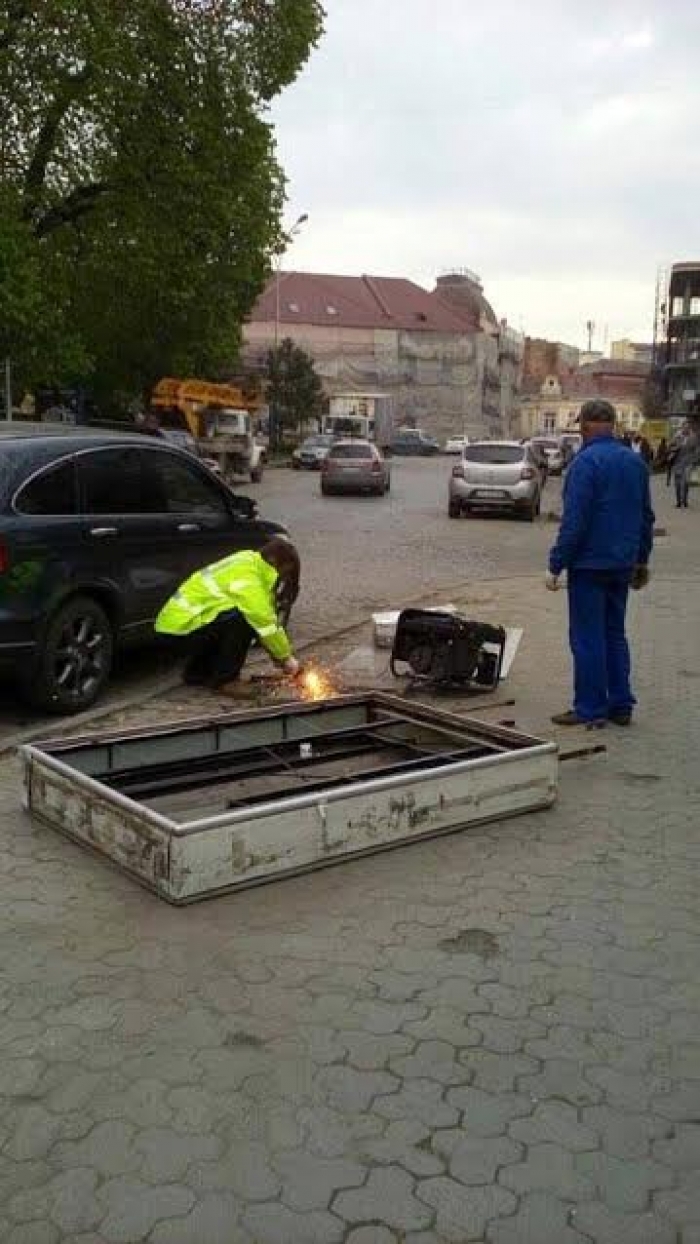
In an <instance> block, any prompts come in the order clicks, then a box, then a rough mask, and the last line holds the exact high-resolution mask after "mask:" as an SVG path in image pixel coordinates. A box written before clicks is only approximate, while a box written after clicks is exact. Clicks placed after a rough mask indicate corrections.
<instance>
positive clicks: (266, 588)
mask: <svg viewBox="0 0 700 1244" xmlns="http://www.w3.org/2000/svg"><path fill="white" fill-rule="evenodd" d="M278 578H279V573H278V571H277V570H276V569H275V567H274V566H271V565H270V563H269V562H266V561H265V559H264V557H261V556H260V554H259V553H254V552H253V551H252V550H251V549H246V550H245V551H244V552H242V553H233V554H232V556H230V557H224V558H223V560H222V561H220V562H214V564H213V565H212V566H206V567H205V568H204V569H203V570H197V571H196V572H195V573H194V574H193V575H190V577H189V579H186V580H185V582H184V583H183V584H182V586H181V587H179V588H178V590H177V592H176V593H175V595H174V596H171V597H170V600H168V601H166V603H165V604H164V605H163V608H162V609H161V611H160V613H159V614H158V617H157V618H156V622H155V628H156V630H157V631H159V632H160V633H161V634H164V635H189V634H190V632H191V631H198V630H200V629H201V627H203V626H208V625H209V623H210V622H213V621H214V619H215V618H218V616H219V614H220V613H228V612H229V611H230V610H231V609H238V610H239V611H240V612H241V613H242V614H243V617H244V618H245V620H246V622H247V623H248V624H249V625H250V626H252V628H253V630H254V631H255V632H256V633H257V635H258V636H259V638H260V640H261V641H262V643H263V645H264V647H265V648H266V649H267V651H268V652H269V654H270V656H271V657H272V658H273V660H275V661H285V660H286V659H287V657H289V656H291V654H292V645H291V644H290V642H289V639H288V638H287V635H286V632H285V630H284V628H283V627H281V626H280V625H279V622H278V620H277V608H276V603H275V586H276V584H277V580H278Z"/></svg>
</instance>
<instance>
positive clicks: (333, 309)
mask: <svg viewBox="0 0 700 1244" xmlns="http://www.w3.org/2000/svg"><path fill="white" fill-rule="evenodd" d="M337 314H338V308H337V307H334V306H332V305H331V303H329V304H328V306H327V307H326V315H337Z"/></svg>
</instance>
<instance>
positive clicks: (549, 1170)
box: [498, 1144, 595, 1201]
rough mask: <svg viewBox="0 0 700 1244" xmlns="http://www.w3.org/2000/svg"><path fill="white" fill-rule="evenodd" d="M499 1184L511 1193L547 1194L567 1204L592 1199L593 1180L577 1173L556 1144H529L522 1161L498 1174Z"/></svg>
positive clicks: (566, 1154)
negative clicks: (560, 1198)
mask: <svg viewBox="0 0 700 1244" xmlns="http://www.w3.org/2000/svg"><path fill="white" fill-rule="evenodd" d="M498 1179H499V1182H500V1183H502V1184H503V1185H504V1186H505V1187H506V1188H512V1190H513V1191H514V1192H517V1193H520V1194H524V1193H527V1192H549V1193H552V1194H553V1195H555V1196H560V1197H563V1198H566V1199H568V1200H571V1201H575V1200H585V1199H586V1198H590V1197H592V1196H593V1194H594V1191H595V1184H594V1183H593V1180H592V1179H590V1178H588V1177H587V1176H586V1175H584V1174H582V1173H580V1172H579V1171H577V1169H576V1166H575V1164H574V1158H573V1155H572V1154H570V1153H569V1152H568V1151H567V1150H565V1149H561V1148H560V1147H559V1146H558V1145H551V1144H539V1145H531V1146H530V1147H529V1149H528V1150H527V1154H526V1157H525V1158H524V1160H523V1161H522V1162H520V1163H518V1164H517V1165H513V1166H506V1167H504V1168H503V1170H502V1171H500V1173H499V1176H498Z"/></svg>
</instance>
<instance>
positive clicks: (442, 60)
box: [274, 0, 700, 336]
mask: <svg viewBox="0 0 700 1244" xmlns="http://www.w3.org/2000/svg"><path fill="white" fill-rule="evenodd" d="M699 7H700V6H697V5H696V2H695V0H673V3H669V4H668V5H667V6H665V7H664V8H662V7H661V5H660V3H658V0H656V2H654V3H651V2H640V3H634V2H632V0H629V2H628V0H618V3H616V4H614V5H610V4H609V3H606V4H604V3H602V0H592V2H591V3H589V4H588V5H586V6H582V5H581V4H580V3H578V0H576V2H574V0H565V2H564V3H562V0H537V2H536V3H535V4H534V5H529V6H528V5H524V4H521V3H518V4H516V3H513V2H512V0H505V2H503V3H499V4H498V5H492V6H490V8H489V9H488V10H487V11H486V12H483V11H482V12H480V13H479V12H474V11H472V10H473V9H476V6H473V5H471V4H469V3H465V0H433V3H432V4H431V5H429V4H427V3H425V0H372V2H371V3H370V0H327V8H328V31H327V35H326V38H325V40H324V42H323V44H322V45H321V47H320V48H319V49H318V51H317V52H316V53H315V55H314V57H313V58H312V60H311V62H310V63H309V65H308V67H307V69H306V71H305V73H304V75H303V76H302V78H301V79H300V81H299V82H298V83H297V84H296V85H295V86H294V87H293V88H292V89H291V90H290V91H289V92H287V94H286V95H285V96H284V98H283V99H282V100H281V101H280V103H279V104H278V106H277V108H276V110H275V113H274V118H275V120H276V123H277V126H278V139H279V149H280V156H281V159H282V161H283V164H284V166H285V168H286V169H287V173H288V176H289V190H290V212H293V211H294V210H295V209H296V208H298V209H299V211H302V210H303V211H308V212H309V214H310V220H309V224H308V225H307V227H306V230H305V232H304V235H303V236H302V237H301V238H300V240H299V242H298V243H297V245H296V247H295V251H294V263H295V264H296V265H297V266H303V267H307V268H321V267H324V268H326V269H329V268H332V269H333V270H335V271H358V270H370V269H374V270H380V271H384V272H388V273H391V272H393V273H401V274H404V275H408V276H413V277H414V278H416V279H421V276H423V279H425V276H424V274H425V273H426V272H427V273H430V274H432V273H434V272H435V271H437V270H439V269H440V268H441V267H443V266H445V265H449V263H451V262H452V263H454V262H457V261H458V260H459V261H461V262H463V263H466V264H468V265H470V266H472V267H475V268H476V269H477V270H480V271H481V272H482V275H483V277H484V279H485V281H486V283H487V287H488V288H489V289H490V288H491V285H492V284H493V285H494V287H497V288H498V291H499V306H498V310H499V312H502V313H509V312H510V307H509V305H508V304H509V302H510V301H511V297H512V301H513V303H515V302H518V303H519V301H520V299H521V297H522V296H523V291H524V290H525V288H526V287H527V289H528V290H529V291H530V292H529V293H528V294H527V300H531V301H526V305H524V306H523V307H519V310H520V311H521V312H522V314H523V317H524V319H525V321H526V326H529V321H530V320H532V321H534V320H535V319H539V318H541V315H542V310H543V308H544V307H545V306H546V307H548V308H549V310H548V313H551V315H552V323H551V327H550V332H551V335H553V336H558V335H559V336H560V335H561V334H562V327H561V326H562V325H563V324H564V323H565V322H566V323H569V322H570V319H569V317H570V315H571V313H572V310H571V308H570V307H567V309H566V313H564V312H563V311H561V312H560V311H558V310H557V307H558V305H559V303H560V301H561V290H560V287H559V282H560V280H561V279H562V278H565V279H566V281H567V282H570V283H571V286H572V289H571V296H570V297H571V302H572V304H573V314H574V317H575V320H576V322H577V323H578V322H579V321H580V322H583V320H585V318H586V315H585V314H584V308H583V302H582V301H581V306H580V308H579V306H578V305H577V300H579V298H580V299H581V300H582V299H583V298H584V296H585V298H586V299H588V298H590V290H589V289H588V288H587V287H586V288H584V285H585V283H586V282H588V283H590V282H593V283H594V286H595V288H596V289H597V290H598V293H597V296H598V297H600V298H601V299H603V300H605V301H606V302H607V303H608V304H609V305H608V308H607V311H606V314H607V316H608V317H609V319H610V320H611V321H612V322H613V323H615V322H616V320H617V318H619V319H620V321H623V320H624V325H623V324H622V323H621V326H620V327H621V330H622V328H623V327H624V328H625V331H632V329H633V328H634V327H635V326H634V325H629V327H627V326H628V324H629V319H630V315H631V314H632V315H634V314H635V313H634V312H633V311H632V312H631V311H630V307H631V306H632V305H634V303H635V300H638V301H639V307H638V311H637V313H636V315H637V320H636V324H637V330H638V331H641V330H642V328H643V326H644V325H645V324H646V321H647V318H648V312H649V306H648V305H647V302H650V300H651V298H652V296H653V290H652V286H653V274H654V270H655V267H656V265H657V263H658V262H660V261H662V260H667V259H673V258H678V257H681V258H682V257H684V256H685V255H686V254H688V253H690V252H692V251H693V249H694V246H695V238H696V233H697V226H696V219H697V209H696V206H695V205H696V204H697V201H698V191H700V169H699V168H698V161H697V157H696V146H697V144H696V138H695V131H696V120H695V119H696V117H697V115H698V112H699V111H700V85H699V84H698V76H697V69H696V57H697V47H698V41H699V39H700V11H699ZM358 221H361V222H362V223H361V225H358ZM358 229H359V234H358ZM428 279H430V278H429V277H428ZM509 280H510V286H509ZM577 285H581V289H582V290H583V292H582V293H581V294H580V295H579V293H578V292H577ZM647 285H648V298H647V302H645V301H644V297H643V296H641V297H640V291H642V290H644V289H647ZM509 289H510V291H511V292H510V293H509ZM501 300H502V301H501Z"/></svg>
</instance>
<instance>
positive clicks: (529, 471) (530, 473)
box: [520, 467, 537, 479]
mask: <svg viewBox="0 0 700 1244" xmlns="http://www.w3.org/2000/svg"><path fill="white" fill-rule="evenodd" d="M536 474H537V472H536V470H535V468H534V467H523V469H522V471H521V472H520V478H521V479H534V478H535V476H536Z"/></svg>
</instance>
